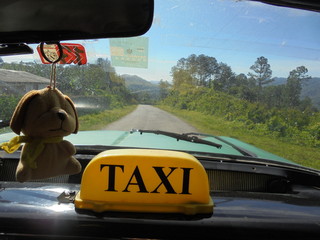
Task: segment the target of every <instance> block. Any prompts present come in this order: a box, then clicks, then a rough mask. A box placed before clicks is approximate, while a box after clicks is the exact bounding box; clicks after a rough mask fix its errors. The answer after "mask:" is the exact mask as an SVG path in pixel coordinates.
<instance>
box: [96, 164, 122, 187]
mask: <svg viewBox="0 0 320 240" xmlns="http://www.w3.org/2000/svg"><path fill="white" fill-rule="evenodd" d="M104 167H109V168H108V169H109V177H108V188H107V189H106V190H105V191H108V192H118V191H117V190H116V189H115V182H116V168H117V167H119V168H120V169H121V170H122V172H123V171H124V165H111V164H101V165H100V172H101V171H102V169H103V168H104Z"/></svg>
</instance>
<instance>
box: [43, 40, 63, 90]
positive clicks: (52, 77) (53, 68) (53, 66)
mask: <svg viewBox="0 0 320 240" xmlns="http://www.w3.org/2000/svg"><path fill="white" fill-rule="evenodd" d="M43 44H44V43H43V42H41V43H40V51H41V54H42V56H43V58H44V59H45V60H46V61H47V62H49V63H51V74H50V88H52V89H53V90H55V89H56V63H57V62H59V61H60V60H61V58H62V56H63V50H62V46H61V44H60V42H55V43H52V44H56V45H57V46H58V48H59V52H58V58H57V59H55V60H51V59H49V58H48V57H47V55H46V53H45V52H44V50H43Z"/></svg>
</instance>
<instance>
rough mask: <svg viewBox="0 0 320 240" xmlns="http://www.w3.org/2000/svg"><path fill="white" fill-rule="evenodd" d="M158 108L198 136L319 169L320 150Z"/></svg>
mask: <svg viewBox="0 0 320 240" xmlns="http://www.w3.org/2000/svg"><path fill="white" fill-rule="evenodd" d="M159 107H160V108H162V109H163V110H166V111H168V112H171V113H172V114H175V115H176V116H178V117H180V118H181V119H184V120H185V121H186V122H188V123H189V124H191V125H193V126H195V127H196V128H197V129H198V130H199V131H200V132H203V133H208V134H212V135H216V136H230V137H233V138H237V139H239V140H241V141H244V142H247V143H249V144H252V145H254V146H256V147H258V148H261V149H263V150H266V151H268V152H271V153H274V154H276V155H278V156H281V157H284V158H286V159H288V160H291V161H293V162H296V163H298V164H301V165H303V166H307V167H311V168H315V169H320V160H319V156H320V149H319V148H317V147H311V146H304V145H299V144H292V143H288V142H286V141H285V140H284V139H281V138H278V137H275V136H270V135H269V136H266V135H264V134H263V133H262V132H260V133H259V132H257V131H256V130H255V129H251V130H250V129H248V128H246V126H245V124H244V123H243V122H235V121H227V120H225V119H224V118H222V117H217V116H215V115H211V114H204V113H201V112H198V111H189V110H181V109H180V110H179V109H176V108H173V107H169V106H165V105H161V106H159Z"/></svg>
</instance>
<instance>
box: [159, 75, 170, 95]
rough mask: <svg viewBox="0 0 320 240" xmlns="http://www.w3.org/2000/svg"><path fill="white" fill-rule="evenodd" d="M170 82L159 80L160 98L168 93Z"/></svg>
mask: <svg viewBox="0 0 320 240" xmlns="http://www.w3.org/2000/svg"><path fill="white" fill-rule="evenodd" d="M170 86H171V85H170V83H168V81H163V80H162V79H161V80H160V83H159V88H160V99H165V98H166V97H167V96H168V94H169V88H170Z"/></svg>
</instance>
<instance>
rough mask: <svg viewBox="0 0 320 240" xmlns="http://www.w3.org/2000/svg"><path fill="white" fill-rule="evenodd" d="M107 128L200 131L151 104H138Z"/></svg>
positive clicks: (178, 131) (177, 131) (176, 131)
mask: <svg viewBox="0 0 320 240" xmlns="http://www.w3.org/2000/svg"><path fill="white" fill-rule="evenodd" d="M105 129H106V130H122V131H128V130H131V129H143V130H162V131H169V132H175V133H185V132H198V130H197V129H196V128H194V127H192V126H190V125H189V124H187V123H185V122H184V121H183V120H181V119H179V118H177V117H176V116H174V115H172V114H170V113H168V112H166V111H163V110H161V109H159V108H156V107H153V106H150V105H138V107H137V108H136V110H134V111H133V112H131V113H130V114H128V115H127V116H125V117H123V118H121V119H119V120H118V121H115V122H113V123H111V124H109V125H107V126H106V128H105Z"/></svg>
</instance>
